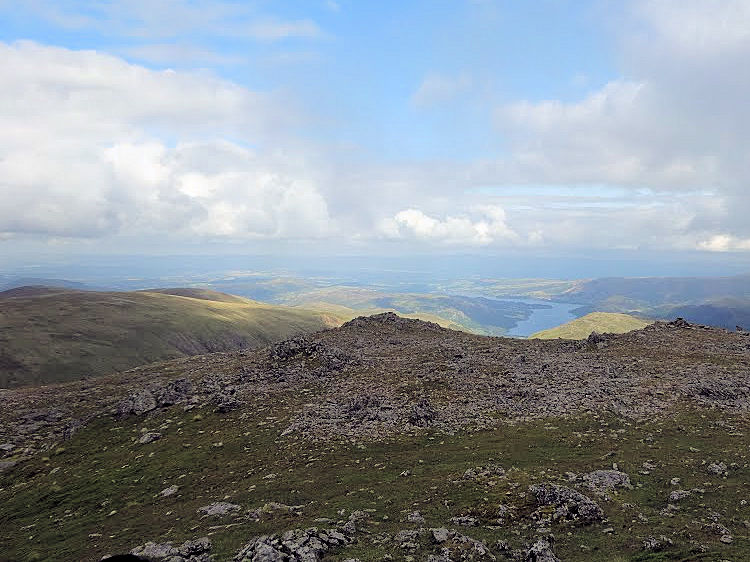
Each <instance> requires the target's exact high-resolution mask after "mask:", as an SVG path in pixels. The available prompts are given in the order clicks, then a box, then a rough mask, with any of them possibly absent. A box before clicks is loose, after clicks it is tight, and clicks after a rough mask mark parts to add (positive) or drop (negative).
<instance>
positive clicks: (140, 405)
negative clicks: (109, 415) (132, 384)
mask: <svg viewBox="0 0 750 562" xmlns="http://www.w3.org/2000/svg"><path fill="white" fill-rule="evenodd" d="M191 389H192V385H191V384H190V381H189V380H187V379H185V378H180V379H176V380H173V381H171V382H169V383H167V384H164V385H151V386H149V387H147V388H142V389H141V390H138V391H136V392H134V393H133V394H131V395H130V396H128V397H127V398H125V399H124V400H121V401H120V402H119V403H118V404H117V407H116V409H115V412H116V415H117V417H119V418H125V417H127V416H130V415H136V416H140V415H143V414H147V413H148V412H152V411H154V410H156V409H157V408H166V407H168V406H173V405H174V404H178V403H180V402H183V401H184V400H186V399H187V397H188V396H189V395H190V391H191Z"/></svg>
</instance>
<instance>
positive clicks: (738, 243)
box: [698, 234, 750, 252]
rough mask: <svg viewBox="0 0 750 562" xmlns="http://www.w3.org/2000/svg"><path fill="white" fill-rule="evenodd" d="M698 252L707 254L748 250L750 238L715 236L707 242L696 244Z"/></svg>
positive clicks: (702, 241)
mask: <svg viewBox="0 0 750 562" xmlns="http://www.w3.org/2000/svg"><path fill="white" fill-rule="evenodd" d="M698 249H699V250H708V251H709V252H731V251H745V250H750V238H746V239H740V238H736V237H735V236H731V235H729V234H716V235H714V236H712V237H711V238H709V239H708V240H701V241H700V242H698Z"/></svg>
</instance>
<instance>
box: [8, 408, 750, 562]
mask: <svg viewBox="0 0 750 562" xmlns="http://www.w3.org/2000/svg"><path fill="white" fill-rule="evenodd" d="M304 400H305V398H304V397H294V396H285V397H284V398H283V399H282V400H279V401H274V402H269V401H267V399H266V401H263V400H261V399H259V400H258V402H257V404H256V405H255V407H254V408H252V409H248V410H245V411H243V412H234V413H230V414H224V415H221V414H216V413H211V412H210V411H206V410H205V409H198V410H191V411H188V412H184V411H182V408H175V409H172V410H167V411H164V412H161V413H159V414H158V415H156V416H153V417H149V418H145V419H144V418H131V419H128V420H126V421H122V422H117V421H114V420H112V419H101V420H99V421H96V422H94V423H92V424H91V425H90V426H88V427H87V428H85V429H83V430H82V431H81V432H79V433H78V434H77V435H76V436H74V438H73V439H72V440H71V441H68V442H66V443H65V444H64V445H63V446H61V447H59V448H56V449H55V450H53V451H51V452H50V453H49V454H47V455H45V456H39V457H37V458H35V459H34V460H32V461H29V462H27V463H26V464H24V465H21V466H19V467H17V468H15V469H14V470H12V471H10V472H7V473H5V474H3V475H0V505H2V506H3V508H2V510H0V542H2V544H3V551H2V553H0V559H3V560H14V561H19V562H20V561H27V560H28V561H32V560H81V561H95V560H99V559H100V558H101V556H102V555H104V554H107V553H110V554H112V553H123V552H127V551H129V550H130V549H131V548H133V547H135V546H137V545H139V544H142V543H144V542H145V541H147V540H154V541H157V542H163V541H167V540H171V541H175V542H178V543H179V542H182V541H183V540H186V539H189V538H194V537H199V536H209V537H210V538H211V540H212V542H213V544H214V554H216V555H217V559H218V560H230V559H231V557H232V555H233V554H234V553H235V552H237V551H238V550H239V549H240V547H241V546H242V545H244V544H245V543H247V542H248V541H249V540H250V539H251V538H252V537H254V536H257V535H261V534H266V533H273V532H282V531H285V530H288V529H293V528H300V527H302V528H304V527H310V526H318V527H330V526H335V525H336V522H337V521H340V520H342V519H346V516H348V515H349V514H350V513H351V512H352V511H354V510H364V511H366V512H367V513H369V514H370V520H369V521H368V522H367V523H365V525H364V528H363V529H362V530H361V531H360V532H359V534H358V535H357V542H356V543H355V544H354V545H352V546H350V547H347V548H345V549H342V550H340V551H336V552H332V553H330V554H329V556H328V557H327V558H325V559H326V560H344V559H346V558H359V559H360V560H362V561H363V562H366V561H375V560H383V559H384V556H386V555H390V556H392V557H393V559H396V560H403V559H404V557H405V556H406V555H407V554H409V552H410V551H409V550H405V549H404V548H403V547H402V546H400V544H399V543H398V542H397V541H395V540H394V537H395V535H396V534H397V533H398V532H399V531H403V530H408V529H417V528H419V527H420V526H424V527H448V528H455V529H457V530H458V531H459V532H461V533H463V534H465V535H468V536H470V537H472V538H474V539H478V540H481V541H484V542H485V543H486V544H487V545H488V546H489V547H490V548H491V550H493V552H494V553H495V555H496V556H497V557H498V559H500V560H505V559H508V558H506V557H505V556H504V555H503V553H502V552H501V551H500V550H498V549H497V547H496V545H497V544H498V541H505V542H507V544H508V546H509V547H510V548H511V549H515V548H521V547H523V546H525V545H528V544H529V543H530V542H532V541H533V540H534V538H535V536H538V534H539V533H542V534H548V533H553V534H554V536H555V543H554V548H555V552H556V554H557V556H558V557H559V558H560V559H562V560H566V561H576V560H580V561H587V560H745V559H747V556H748V553H750V541H749V540H748V537H747V534H748V532H747V525H748V523H747V520H748V519H750V505H749V504H748V502H747V501H743V499H744V498H747V497H748V495H749V494H750V485H749V484H748V482H750V479H749V478H748V477H749V476H750V473H749V472H748V464H747V462H748V460H747V451H748V447H750V437H749V436H750V423H749V422H748V420H747V418H746V417H744V416H734V415H732V416H727V415H724V414H722V413H720V412H717V411H712V410H696V409H691V408H680V409H676V410H674V411H673V412H670V413H669V414H670V415H669V416H665V417H664V418H661V419H657V420H651V421H640V422H638V421H634V420H627V419H618V418H616V417H614V416H608V415H594V414H582V415H581V416H578V417H572V418H562V419H554V418H553V419H546V420H543V421H536V422H526V423H519V424H501V425H499V426H498V427H497V428H495V429H492V430H485V431H478V432H459V433H457V434H454V435H445V434H440V433H435V432H431V431H429V430H419V431H415V432H411V433H407V434H401V435H397V436H394V437H393V438H391V439H388V440H386V441H382V442H371V441H367V440H360V441H356V442H345V441H339V440H331V441H328V442H320V443H312V442H305V443H300V442H299V440H298V439H296V438H295V437H294V436H282V435H281V433H282V431H283V429H284V427H285V425H286V423H287V422H288V419H289V416H290V414H292V413H293V411H294V410H295V409H296V408H299V407H301V406H302V402H303V401H304ZM146 430H149V431H159V432H161V433H162V435H163V437H162V438H161V439H160V440H158V441H155V442H153V443H149V444H146V445H141V444H139V443H138V437H139V436H140V435H142V433H143V432H144V431H146ZM712 462H723V463H725V464H726V466H727V471H728V474H727V475H725V476H722V475H717V474H712V473H711V472H709V470H707V466H708V463H712ZM613 464H614V465H616V466H617V467H618V469H619V470H621V471H624V472H626V473H628V474H629V476H630V479H631V482H632V485H633V488H632V489H617V490H615V491H613V492H609V493H607V494H606V496H607V497H606V498H605V497H602V496H599V495H597V494H596V493H594V492H592V491H591V490H589V489H588V488H587V487H586V486H585V485H584V484H582V483H581V482H578V483H571V482H569V477H570V475H569V474H568V473H570V472H573V473H576V474H582V473H586V472H589V471H593V470H599V469H609V468H612V466H613ZM488 465H498V466H500V467H502V468H503V469H504V470H505V474H504V475H499V474H491V475H489V476H486V477H483V476H479V477H477V478H473V477H472V478H466V477H465V476H464V473H465V472H466V471H467V469H472V468H475V467H486V466H488ZM476 472H481V471H479V470H478V471H476ZM541 482H550V483H554V484H558V485H563V486H568V487H574V488H576V489H578V490H580V491H581V492H583V493H584V494H586V495H588V496H589V497H591V498H592V499H593V500H595V501H596V502H597V503H598V504H599V505H600V506H601V508H602V509H603V510H604V514H605V516H606V520H605V521H603V522H601V523H594V524H590V525H575V524H570V523H564V522H557V523H551V524H547V523H541V524H540V523H538V522H537V521H536V520H535V519H534V517H539V516H542V517H544V515H545V513H546V512H545V510H544V509H542V510H541V512H539V511H538V506H537V505H536V503H535V501H534V497H533V495H532V494H530V493H529V490H528V488H529V485H532V484H538V483H541ZM171 486H177V491H176V493H174V494H173V495H170V496H168V497H162V496H161V495H160V494H161V492H162V491H163V490H165V489H167V488H169V487H171ZM675 490H689V491H690V494H689V495H688V496H687V497H684V498H682V499H680V500H672V499H670V494H671V493H672V492H674V491H675ZM217 501H227V502H231V503H234V504H237V505H240V506H241V507H242V511H241V512H240V513H238V514H236V515H234V516H232V515H230V516H227V517H201V515H200V514H199V513H198V509H199V508H200V507H202V506H205V505H208V504H211V503H213V502H217ZM272 502H277V503H282V504H286V505H293V506H299V508H298V509H297V510H295V512H294V513H290V512H288V511H286V510H284V509H274V507H273V505H272ZM670 504H671V506H672V507H670ZM264 506H265V511H264V510H263V508H264ZM259 508H260V509H261V515H260V517H259V519H258V520H255V519H252V518H248V517H246V516H245V513H246V510H250V509H253V510H254V509H259ZM414 511H418V512H420V514H421V515H422V516H423V517H424V519H425V522H424V523H413V522H409V521H407V516H408V514H409V513H411V512H414ZM550 514H551V511H550ZM548 515H549V514H548ZM461 516H468V517H472V518H474V520H475V521H476V525H475V526H469V527H463V526H460V525H457V524H456V523H455V522H451V519H452V518H454V517H461ZM321 518H325V520H327V521H321ZM543 527H547V530H544V529H543ZM722 528H724V529H726V531H727V532H729V533H730V534H731V536H732V541H731V543H729V544H726V543H725V542H722V536H724V534H723V529H722ZM720 531H721V532H720ZM662 536H663V537H666V538H667V539H668V540H669V541H671V543H672V544H669V542H667V541H663V542H664V550H663V551H661V552H658V553H656V552H649V551H646V550H645V549H644V544H643V543H644V540H646V539H647V538H649V537H656V538H658V537H662ZM724 540H726V539H724ZM435 549H436V547H435V546H434V545H431V544H429V541H427V542H425V543H424V544H422V545H421V546H420V548H419V550H418V551H417V552H416V553H415V554H416V559H417V560H423V559H426V558H427V554H428V553H433V552H435Z"/></svg>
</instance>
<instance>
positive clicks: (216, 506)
mask: <svg viewBox="0 0 750 562" xmlns="http://www.w3.org/2000/svg"><path fill="white" fill-rule="evenodd" d="M241 510H242V507H241V506H239V505H237V504H235V503H229V502H214V503H212V504H210V505H204V506H203V507H199V508H198V513H200V514H201V515H202V516H203V517H224V516H226V515H231V514H233V513H238V512H239V511H241Z"/></svg>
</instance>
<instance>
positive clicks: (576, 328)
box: [529, 312, 651, 340]
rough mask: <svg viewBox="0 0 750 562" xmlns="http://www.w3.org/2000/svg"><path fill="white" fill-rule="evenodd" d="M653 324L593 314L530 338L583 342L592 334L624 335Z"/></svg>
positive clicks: (610, 313) (600, 313)
mask: <svg viewBox="0 0 750 562" xmlns="http://www.w3.org/2000/svg"><path fill="white" fill-rule="evenodd" d="M649 324H651V322H650V321H648V320H644V319H642V318H637V317H635V316H631V315H630V314H619V313H614V312H592V313H590V314H587V315H586V316H582V317H581V318H576V319H575V320H571V321H570V322H567V323H565V324H563V325H562V326H557V327H556V328H550V329H549V330H542V331H541V332H536V333H535V334H532V335H531V336H529V337H530V338H537V339H543V340H550V339H555V338H562V339H566V340H582V339H586V338H587V337H589V335H590V334H591V332H598V333H600V334H604V333H607V334H624V333H625V332H630V331H632V330H640V329H641V328H645V327H646V326H648V325H649Z"/></svg>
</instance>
